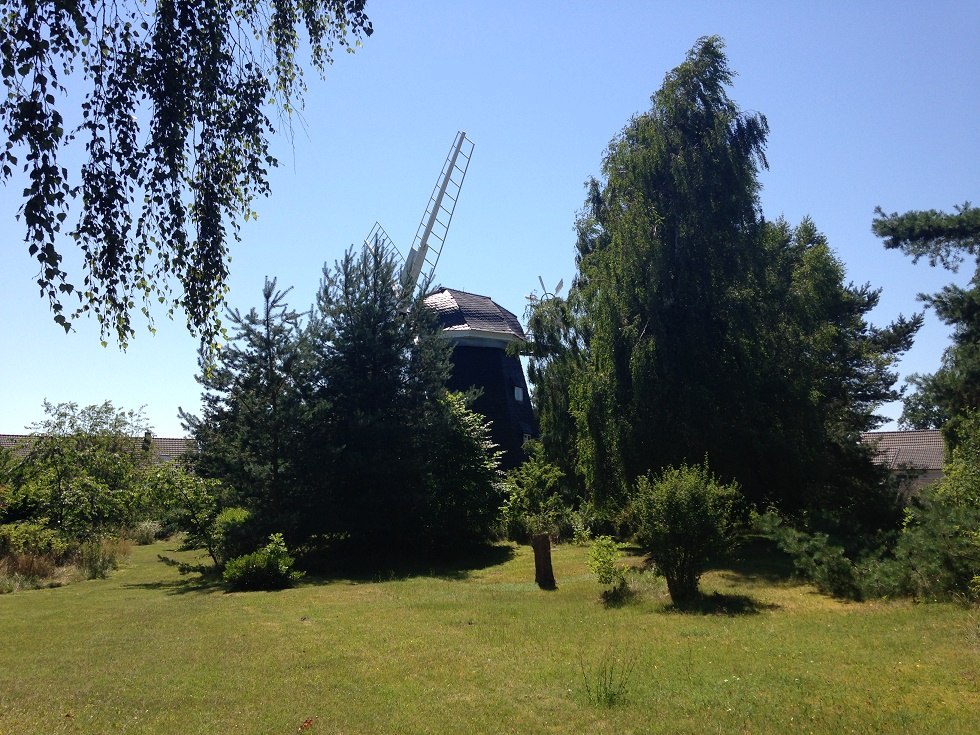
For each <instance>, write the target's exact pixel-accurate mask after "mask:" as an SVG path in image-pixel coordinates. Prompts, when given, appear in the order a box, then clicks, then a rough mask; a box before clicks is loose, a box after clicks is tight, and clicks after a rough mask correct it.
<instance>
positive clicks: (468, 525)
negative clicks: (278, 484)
mask: <svg viewBox="0 0 980 735" xmlns="http://www.w3.org/2000/svg"><path fill="white" fill-rule="evenodd" d="M307 344H308V345H309V353H308V356H307V365H308V367H309V373H308V374H307V378H306V386H307V390H308V402H309V406H310V412H309V423H308V431H309V433H308V435H307V437H306V440H305V442H304V447H305V450H306V451H307V452H308V453H309V459H308V461H307V462H306V465H305V466H306V468H307V471H308V473H309V480H310V483H311V486H312V488H313V491H314V497H316V498H318V499H319V502H320V506H319V507H320V513H317V514H314V515H317V516H318V517H319V518H320V519H321V520H320V523H322V524H325V527H323V528H322V530H333V531H337V532H342V533H346V534H349V537H350V540H351V542H352V543H354V544H356V545H359V546H371V547H372V548H373V549H374V550H375V551H379V552H385V551H390V550H393V549H407V548H415V549H418V548H423V547H425V546H445V544H446V543H449V541H450V540H451V539H455V540H459V539H460V538H461V537H466V538H467V540H470V541H472V540H479V539H484V538H486V536H487V534H488V532H489V529H490V527H491V525H492V522H493V520H494V518H495V516H496V511H497V508H498V507H499V506H500V501H501V499H500V494H499V490H498V488H497V487H496V484H495V482H496V472H497V470H496V455H495V454H494V452H493V451H492V449H491V448H490V445H489V440H488V438H487V434H486V426H485V422H483V421H480V420H478V418H477V417H475V415H474V414H472V412H470V411H469V410H468V409H466V408H465V407H464V406H463V405H461V404H460V403H459V402H458V400H456V399H453V398H452V397H450V396H448V395H447V393H446V388H445V384H446V380H447V378H448V375H449V368H450V363H449V346H448V344H447V343H446V342H445V341H444V340H442V339H441V338H440V337H439V335H438V323H437V321H436V318H435V315H434V314H433V313H432V312H431V311H430V310H428V309H427V308H426V307H425V306H424V304H423V303H422V302H421V301H420V297H419V296H416V295H415V294H413V293H411V292H408V291H404V290H403V289H401V288H399V284H398V279H397V275H396V272H395V265H394V263H393V262H392V261H391V260H390V259H387V258H385V257H384V255H383V254H382V253H381V252H380V251H375V252H372V251H369V250H363V251H361V252H360V253H359V254H355V253H354V252H348V253H347V254H346V256H345V257H344V258H343V260H341V261H340V262H339V263H337V265H336V267H335V268H334V269H332V270H326V269H325V271H324V281H323V285H322V288H321V290H320V292H319V294H318V298H317V305H316V307H315V309H314V316H313V318H312V319H311V322H310V326H309V329H308V330H307Z"/></svg>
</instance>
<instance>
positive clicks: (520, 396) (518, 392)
mask: <svg viewBox="0 0 980 735" xmlns="http://www.w3.org/2000/svg"><path fill="white" fill-rule="evenodd" d="M514 400H515V401H517V402H518V403H523V402H524V389H523V388H521V386H519V385H515V386H514Z"/></svg>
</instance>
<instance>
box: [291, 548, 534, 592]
mask: <svg viewBox="0 0 980 735" xmlns="http://www.w3.org/2000/svg"><path fill="white" fill-rule="evenodd" d="M513 556H514V547H513V546H509V545H502V544H485V545H479V546H473V547H470V548H464V549H459V550H456V551H454V552H452V553H442V554H438V553H429V554H425V553H419V552H417V551H416V552H414V553H411V552H394V551H391V550H386V549H373V550H363V549H360V550H355V549H336V550H333V551H332V552H331V553H329V554H324V555H322V556H317V555H312V556H309V557H306V558H304V559H303V560H302V563H301V564H299V565H298V566H300V567H301V568H302V569H303V571H305V572H306V574H307V576H306V578H305V580H304V581H305V583H307V584H309V583H314V584H316V583H317V582H337V581H342V580H346V581H352V582H384V581H388V580H396V579H409V578H412V577H435V578H437V579H447V580H464V579H467V578H468V577H469V576H470V574H471V573H473V572H475V571H479V570H481V569H486V568H488V567H495V566H498V565H500V564H504V563H505V562H507V561H510V559H511V558H513Z"/></svg>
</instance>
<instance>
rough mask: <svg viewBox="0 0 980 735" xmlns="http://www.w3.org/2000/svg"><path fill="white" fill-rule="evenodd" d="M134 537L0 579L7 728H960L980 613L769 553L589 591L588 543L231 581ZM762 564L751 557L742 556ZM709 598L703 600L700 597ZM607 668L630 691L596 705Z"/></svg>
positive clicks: (0, 713)
mask: <svg viewBox="0 0 980 735" xmlns="http://www.w3.org/2000/svg"><path fill="white" fill-rule="evenodd" d="M158 554H163V555H166V556H171V557H175V558H181V559H183V560H185V561H193V559H194V558H195V555H194V554H188V553H176V552H174V551H173V550H172V545H168V544H167V543H165V542H164V543H158V544H155V545H153V546H146V547H136V548H135V549H134V550H133V554H132V555H131V556H130V557H129V558H128V560H126V562H125V563H124V566H123V568H122V569H121V570H120V571H118V572H116V573H114V574H113V575H112V576H111V577H110V578H109V579H108V580H99V581H89V582H79V583H76V584H72V585H69V586H66V587H61V588H57V589H46V590H36V591H29V592H19V593H16V594H9V595H0V733H2V734H3V735H14V734H18V735H19V734H20V733H29V732H31V733H33V732H38V733H42V732H43V733H53V732H68V733H75V732H77V733H114V732H131V733H181V734H188V733H258V734H262V735H267V734H270V733H296V732H309V733H313V734H315V733H440V732H446V733H547V732H553V733H715V732H717V733H790V732H805V733H811V732H813V733H901V732H911V733H970V734H971V735H973V734H974V733H977V732H978V731H980V612H978V611H977V610H976V609H973V610H968V609H964V608H961V607H957V606H953V605H942V604H914V603H910V602H875V603H861V604H855V603H843V602H838V601H835V600H831V599H828V598H826V597H823V596H821V595H818V594H817V593H816V592H814V591H813V589H812V588H810V587H808V586H802V585H798V584H796V583H794V582H792V581H789V580H787V579H785V578H784V577H782V576H781V575H779V574H776V573H775V570H774V569H773V568H771V567H769V568H767V566H766V564H764V563H763V564H761V565H760V564H759V563H755V564H743V565H735V568H733V569H720V570H716V571H713V572H711V573H710V574H708V575H706V577H705V578H704V579H703V580H702V586H703V588H704V589H705V590H706V591H708V592H718V593H720V594H721V595H724V597H719V598H716V604H715V605H714V606H713V609H706V610H705V611H704V612H701V613H678V612H676V611H673V610H671V609H670V607H669V605H668V602H669V600H668V599H667V597H666V592H665V589H664V586H663V584H662V582H661V581H658V580H655V579H653V578H652V577H650V576H649V575H644V576H642V577H640V578H638V579H637V580H636V581H635V584H634V586H635V587H636V588H637V589H638V594H637V596H636V598H635V599H633V600H632V601H629V602H627V603H626V604H623V605H621V606H619V607H607V606H606V605H604V604H603V602H602V601H601V600H600V597H599V593H600V587H599V585H598V584H597V583H596V582H595V581H594V579H593V578H592V576H591V575H590V574H589V573H588V572H587V570H586V566H585V558H586V550H585V549H584V548H580V547H575V546H560V547H557V548H556V549H555V551H554V565H555V575H556V577H557V580H558V590H557V591H554V592H542V591H540V590H538V589H537V588H536V587H535V586H534V584H533V582H532V580H533V578H534V570H533V558H532V554H531V551H530V549H529V548H527V547H520V548H518V547H503V548H501V549H500V550H499V554H498V557H499V558H498V559H496V563H493V564H486V565H484V566H482V567H481V568H476V569H472V570H469V571H465V572H457V573H447V574H442V575H439V574H430V575H422V576H411V577H403V578H398V577H396V578H392V579H383V580H380V581H355V580H331V581H327V582H319V583H313V582H309V583H306V584H304V585H302V586H300V587H298V588H295V589H290V590H285V591H282V592H249V593H232V594H229V593H225V592H223V591H222V590H221V589H220V588H216V587H209V586H207V585H205V584H202V583H201V581H200V580H199V578H197V577H196V576H195V575H188V576H181V575H180V574H179V573H178V572H177V570H176V569H174V568H173V567H172V566H168V565H167V564H164V563H162V562H161V561H159V560H158V558H157V555H158ZM757 562H758V560H757ZM708 607H709V608H711V607H712V606H708ZM604 672H605V673H607V674H611V679H612V681H613V683H615V682H616V681H618V680H619V678H621V677H625V678H626V680H627V688H628V691H627V693H626V696H625V700H624V701H622V702H620V703H617V704H616V705H615V706H612V707H604V706H601V705H596V704H594V703H592V702H590V699H589V696H588V694H587V690H586V684H588V686H589V689H591V690H592V691H593V692H595V691H596V689H601V688H602V682H603V681H604Z"/></svg>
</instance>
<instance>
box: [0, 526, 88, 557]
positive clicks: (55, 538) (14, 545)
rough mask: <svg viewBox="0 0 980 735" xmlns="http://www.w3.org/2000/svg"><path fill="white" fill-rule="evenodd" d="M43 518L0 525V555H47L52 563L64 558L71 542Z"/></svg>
mask: <svg viewBox="0 0 980 735" xmlns="http://www.w3.org/2000/svg"><path fill="white" fill-rule="evenodd" d="M45 520H46V519H40V520H39V521H38V522H29V521H22V522H19V523H7V524H4V525H2V526H0V556H3V555H5V554H29V555H31V556H44V557H49V558H50V559H51V561H52V562H53V563H55V562H58V561H61V560H62V559H64V558H65V556H66V555H67V554H68V552H69V551H70V550H71V548H72V546H71V543H70V542H68V541H67V540H66V539H65V538H64V537H62V536H61V534H59V533H58V532H57V531H55V530H54V529H52V528H48V527H47V526H46V525H45V523H44V521H45Z"/></svg>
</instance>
